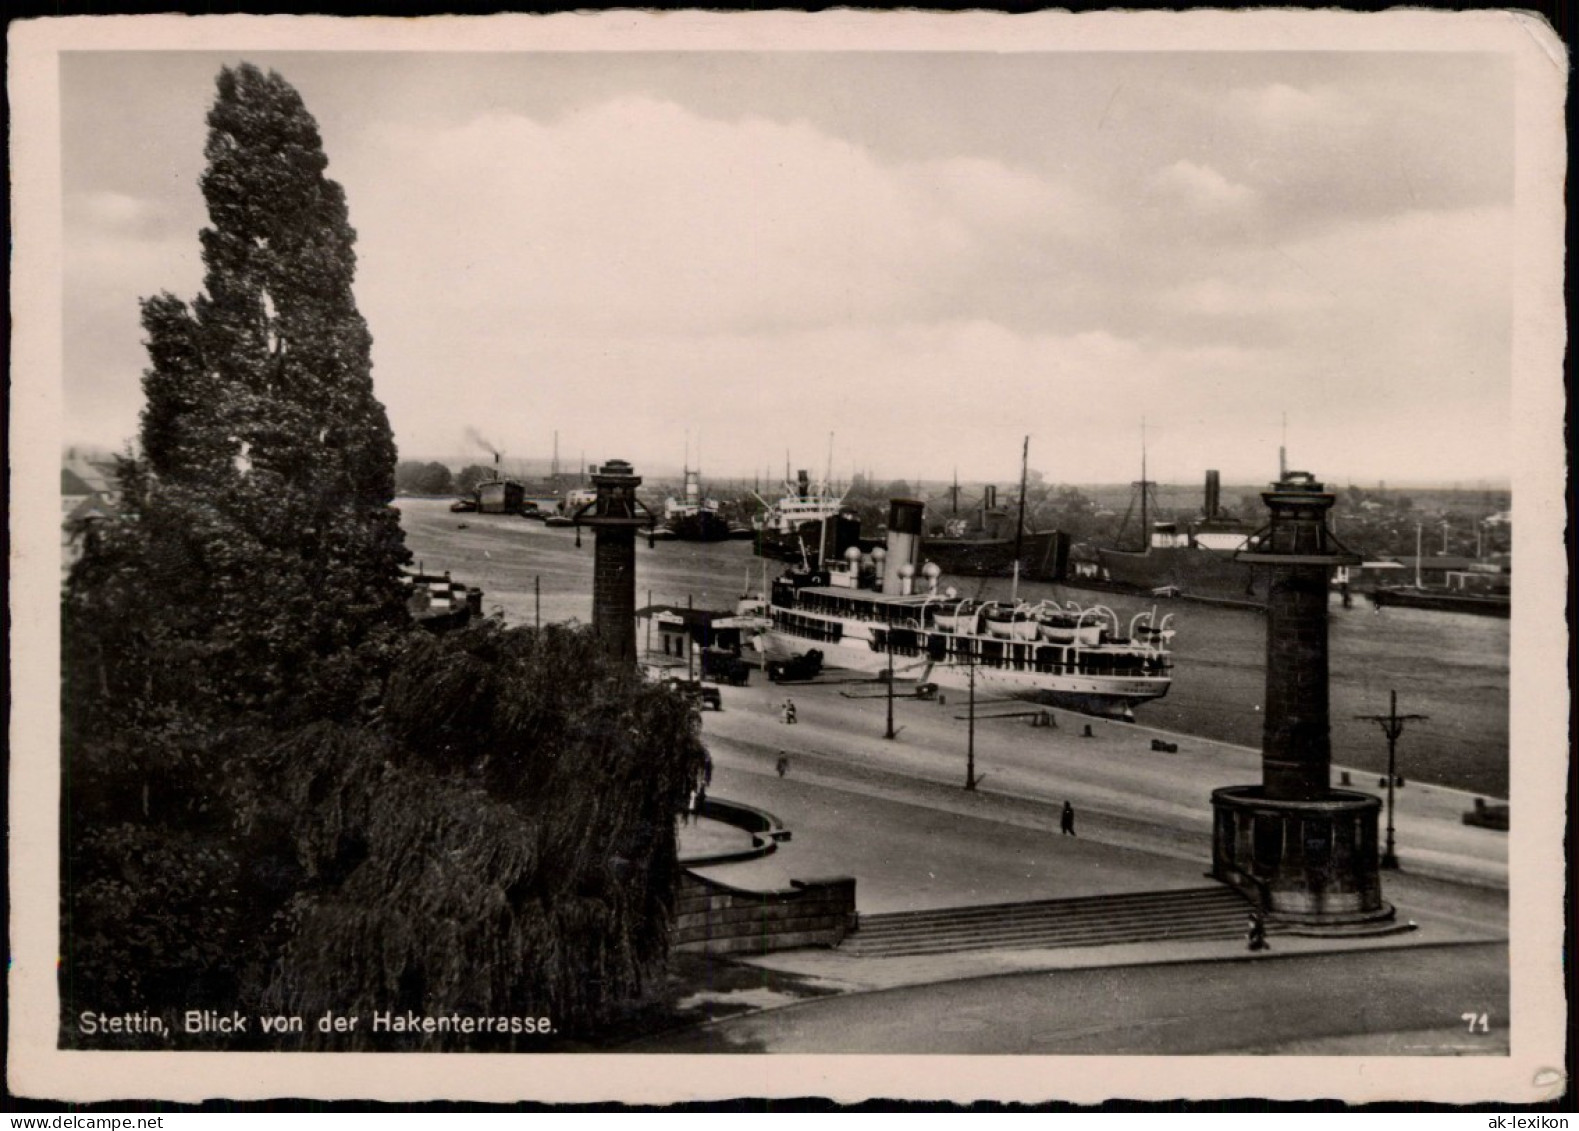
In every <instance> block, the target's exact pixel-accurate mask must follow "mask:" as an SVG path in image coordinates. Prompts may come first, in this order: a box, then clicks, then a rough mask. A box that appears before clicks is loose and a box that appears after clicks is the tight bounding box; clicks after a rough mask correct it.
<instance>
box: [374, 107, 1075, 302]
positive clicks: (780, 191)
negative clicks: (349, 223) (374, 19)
mask: <svg viewBox="0 0 1579 1131" xmlns="http://www.w3.org/2000/svg"><path fill="white" fill-rule="evenodd" d="M390 168H398V169H401V170H402V185H401V190H400V192H399V193H398V194H393V193H385V192H382V191H381V190H379V189H378V188H377V187H376V186H377V183H378V182H379V181H381V180H382V179H383V178H385V177H387V170H388V169H390ZM344 179H345V181H346V186H347V190H348V192H349V193H350V195H351V199H352V201H353V206H354V207H355V209H356V213H355V215H356V222H357V224H358V227H359V229H360V230H361V231H362V233H363V246H364V248H374V247H376V248H378V249H379V250H378V251H377V252H365V253H364V254H369V255H373V254H377V255H380V256H383V257H385V258H384V259H383V260H381V261H380V262H381V263H384V264H387V265H388V266H389V267H391V268H395V267H397V266H398V267H399V268H400V269H401V272H402V273H407V272H417V271H421V272H423V273H426V274H431V275H433V276H435V277H439V278H444V279H446V280H449V281H451V284H452V287H451V290H450V293H449V295H448V296H447V297H446V299H445V301H446V303H447V304H449V305H453V306H465V307H467V308H470V309H476V310H494V311H498V312H500V313H504V312H506V311H509V312H514V313H515V315H516V316H517V324H518V327H519V328H520V329H521V330H523V331H526V330H530V329H531V328H532V327H534V326H541V327H543V328H545V329H552V330H553V331H554V332H559V333H565V332H573V331H577V330H579V331H582V332H597V331H600V330H605V329H608V328H615V327H617V328H619V329H621V330H622V331H632V330H635V331H643V330H645V331H652V330H663V331H669V332H672V331H676V330H680V329H685V328H691V329H697V330H719V329H730V328H742V327H751V326H781V327H789V326H798V325H818V324H823V323H827V322H838V321H846V320H848V321H867V320H893V319H903V318H905V317H907V316H910V315H913V314H914V313H916V312H917V311H918V310H922V309H927V310H930V309H933V308H934V307H935V306H936V303H937V297H936V296H937V294H938V291H939V290H940V289H942V290H945V291H954V292H960V293H962V292H963V291H964V288H963V287H962V286H959V285H957V284H958V283H959V282H960V281H961V280H964V279H967V278H969V277H970V275H971V273H972V271H973V269H974V268H975V266H976V265H977V264H979V263H980V262H982V261H983V260H984V259H991V258H992V257H993V256H994V255H995V254H997V252H998V249H999V248H1000V246H1001V245H1002V244H1003V243H1004V241H1005V240H1009V241H1024V240H1025V239H1027V238H1033V239H1053V240H1057V239H1059V238H1066V237H1068V236H1070V235H1072V234H1078V233H1079V232H1080V231H1081V229H1082V221H1081V213H1082V208H1083V203H1082V202H1081V201H1080V200H1079V199H1078V197H1077V196H1076V195H1075V194H1074V193H1072V192H1071V191H1066V190H1064V189H1062V188H1061V187H1060V186H1058V185H1054V184H1051V183H1049V182H1048V181H1047V180H1045V179H1043V178H1040V177H1037V176H1034V175H1032V174H1030V173H1027V172H1025V171H1023V170H1015V169H1012V168H1009V167H1007V166H1005V165H1003V164H1001V163H998V162H994V161H988V160H983V159H964V158H944V159H938V160H934V161H912V162H901V163H884V162H882V161H879V160H878V159H876V158H875V157H874V156H873V155H872V154H871V153H869V152H868V151H866V150H864V149H862V148H860V147H858V146H855V145H852V144H850V143H849V142H846V141H843V140H840V139H838V138H834V137H830V136H828V135H826V134H824V133H821V132H819V131H818V130H816V129H814V128H812V127H811V126H810V125H808V124H806V123H805V122H791V123H782V122H773V121H769V120H766V119H762V118H745V119H742V120H740V121H737V122H724V121H718V120H714V119H708V118H704V117H702V116H700V115H697V114H694V113H692V112H690V111H688V110H686V109H684V108H682V107H680V106H677V105H675V104H672V103H667V102H662V101H657V100H653V99H648V98H637V97H626V98H620V99H617V100H613V101H609V102H604V103H600V104H597V105H594V106H591V107H588V108H586V109H584V110H582V111H581V112H579V113H576V114H572V115H569V116H567V117H565V118H563V119H560V120H558V121H556V122H554V123H552V124H544V123H539V122H536V121H533V120H531V119H529V118H525V117H522V116H512V115H490V116H487V117H483V118H479V119H477V120H475V121H472V122H470V123H468V124H467V125H465V126H463V127H460V128H455V129H449V130H441V131H437V132H430V131H420V130H416V129H412V128H404V127H402V128H391V129H388V130H386V131H384V132H383V134H382V135H381V136H379V137H378V138H376V139H374V144H372V145H370V146H369V147H367V148H365V149H364V150H363V152H362V154H361V159H360V160H359V161H356V162H352V163H350V164H348V165H346V166H345V167H344ZM369 263H370V266H371V265H372V260H371V259H370V260H369ZM962 300H963V301H968V297H964V296H963V294H962Z"/></svg>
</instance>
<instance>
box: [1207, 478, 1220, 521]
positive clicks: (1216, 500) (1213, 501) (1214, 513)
mask: <svg viewBox="0 0 1579 1131" xmlns="http://www.w3.org/2000/svg"><path fill="white" fill-rule="evenodd" d="M1222 494H1223V488H1222V483H1221V481H1220V480H1219V479H1218V478H1217V472H1215V471H1208V472H1207V473H1206V517H1207V518H1216V517H1218V515H1219V513H1220V512H1221V510H1222Z"/></svg>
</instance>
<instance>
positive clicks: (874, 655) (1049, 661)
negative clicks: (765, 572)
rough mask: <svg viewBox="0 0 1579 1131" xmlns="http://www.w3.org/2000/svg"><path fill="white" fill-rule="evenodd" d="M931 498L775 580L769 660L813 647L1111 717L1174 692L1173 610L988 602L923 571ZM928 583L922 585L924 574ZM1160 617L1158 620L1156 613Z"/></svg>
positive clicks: (853, 660) (840, 663) (857, 662)
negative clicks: (878, 540) (883, 535)
mask: <svg viewBox="0 0 1579 1131" xmlns="http://www.w3.org/2000/svg"><path fill="white" fill-rule="evenodd" d="M921 514H922V504H921V503H919V502H915V501H912V500H908V499H895V500H893V502H892V504H891V509H890V512H889V522H888V545H887V547H886V549H883V548H879V549H877V550H874V551H873V552H872V553H871V554H870V555H864V554H862V553H861V551H860V550H859V548H855V547H852V548H850V549H848V550H846V551H845V555H844V559H843V560H842V561H839V562H833V563H825V566H824V568H823V569H822V570H821V571H817V572H813V571H807V570H791V571H789V572H788V573H786V574H785V575H783V576H782V577H780V578H779V579H778V580H777V581H775V582H774V583H773V588H772V592H771V596H770V599H769V601H768V603H767V606H766V608H760V606H759V611H760V612H761V614H762V615H764V616H765V617H766V618H767V620H768V623H767V624H766V625H765V626H764V628H763V631H762V632H761V635H760V637H759V641H760V643H759V647H760V648H761V650H762V652H763V655H764V659H766V660H781V661H784V660H793V659H794V658H795V657H796V656H799V655H804V654H805V653H807V652H809V651H810V650H812V649H814V648H815V649H818V650H820V651H821V652H822V654H823V658H824V662H825V663H827V664H828V665H829V666H830V667H837V668H847V669H853V670H855V671H864V672H871V673H874V674H875V673H878V672H886V671H889V670H892V671H893V673H894V675H895V676H896V677H908V678H914V679H916V680H918V681H919V682H923V683H935V684H938V685H940V686H942V687H948V688H953V689H961V690H963V689H966V688H968V687H970V686H971V684H972V682H974V684H975V687H976V690H977V691H978V692H981V693H984V694H998V695H1004V696H1008V697H1011V698H1015V699H1025V700H1030V701H1032V702H1036V703H1041V704H1045V705H1047V706H1053V707H1065V708H1068V709H1070V710H1075V711H1083V712H1086V713H1088V714H1093V715H1103V716H1107V717H1110V718H1122V719H1130V718H1133V713H1132V712H1133V708H1134V707H1135V706H1136V705H1137V704H1139V703H1144V702H1146V701H1147V700H1150V699H1156V698H1159V697H1161V696H1162V695H1165V694H1166V693H1167V691H1168V686H1169V684H1170V683H1171V682H1172V669H1173V660H1172V656H1171V655H1170V653H1169V650H1168V645H1169V642H1170V641H1171V640H1172V637H1173V630H1172V629H1171V628H1170V627H1169V624H1170V622H1171V620H1172V617H1171V616H1170V617H1163V618H1162V620H1161V621H1155V616H1154V614H1153V613H1149V612H1147V613H1141V614H1139V615H1137V616H1136V617H1134V618H1133V619H1132V620H1131V621H1130V623H1129V625H1128V630H1127V631H1124V629H1123V627H1122V626H1121V625H1120V623H1119V620H1118V617H1117V616H1116V615H1115V614H1114V613H1113V612H1112V610H1110V609H1107V608H1105V607H1102V606H1096V607H1093V608H1084V609H1082V608H1079V607H1075V606H1069V607H1064V608H1060V607H1058V606H1055V605H1052V604H1049V603H1044V604H1040V605H1028V604H1025V603H1023V602H1018V601H1016V602H1011V603H1007V604H1006V603H1002V602H996V601H988V602H984V603H983V602H977V601H972V600H969V599H965V598H961V597H960V596H959V595H958V594H957V593H956V592H955V591H954V590H953V589H947V590H944V591H943V592H938V591H937V581H938V578H939V576H941V573H942V571H941V570H940V569H939V568H938V567H937V566H936V565H935V564H932V563H930V562H929V563H927V564H926V565H925V566H923V567H921V568H920V569H919V571H918V569H917V564H916V558H917V557H918V555H919V550H920V545H921ZM918 579H919V581H920V582H921V585H922V591H920V592H917V591H916V583H917V581H918ZM1154 621H1155V623H1154Z"/></svg>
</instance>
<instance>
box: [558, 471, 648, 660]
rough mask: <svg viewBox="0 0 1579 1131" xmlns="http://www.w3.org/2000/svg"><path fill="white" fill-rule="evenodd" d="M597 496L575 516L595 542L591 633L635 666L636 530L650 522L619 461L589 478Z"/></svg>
mask: <svg viewBox="0 0 1579 1131" xmlns="http://www.w3.org/2000/svg"><path fill="white" fill-rule="evenodd" d="M592 485H593V486H594V487H595V488H597V492H598V495H597V498H596V499H594V500H593V501H592V502H590V503H588V504H587V505H586V506H584V507H582V508H581V509H580V510H578V511H577V512H576V514H575V522H576V525H577V526H590V527H592V529H593V531H594V536H595V538H596V542H595V545H594V548H593V569H592V630H593V631H594V632H595V633H597V635H598V637H599V638H600V639H601V640H602V641H603V648H604V651H606V652H607V653H608V654H609V655H610V656H613V657H615V658H616V659H619V660H624V661H626V662H627V663H630V664H635V662H636V530H637V528H638V527H642V526H651V525H652V523H653V522H654V521H655V519H654V516H653V514H652V512H651V511H649V510H648V509H647V508H646V506H644V505H643V504H642V503H641V502H640V501H639V500H638V499H637V498H636V488H637V487H639V486H641V477H640V476H638V475H636V473H635V471H634V469H633V468H632V467H631V465H630V464H628V463H626V462H625V461H624V460H622V459H614V460H609V461H608V462H607V463H605V464H604V465H603V466H602V467H600V468H598V470H597V471H595V472H594V473H593V475H592Z"/></svg>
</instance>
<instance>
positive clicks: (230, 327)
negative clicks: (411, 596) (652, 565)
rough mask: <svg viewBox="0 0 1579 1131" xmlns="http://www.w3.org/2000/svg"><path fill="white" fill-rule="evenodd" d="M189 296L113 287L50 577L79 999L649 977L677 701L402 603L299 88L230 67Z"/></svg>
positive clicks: (595, 1001)
mask: <svg viewBox="0 0 1579 1131" xmlns="http://www.w3.org/2000/svg"><path fill="white" fill-rule="evenodd" d="M208 124H209V135H208V142H207V145H206V147H205V156H206V158H207V168H206V170H205V172H204V174H203V176H202V182H201V183H202V189H203V194H204V197H205V199H206V201H207V204H208V211H209V220H210V226H209V227H207V228H205V229H204V230H203V232H202V233H201V242H202V247H203V260H204V264H205V267H206V274H205V278H204V290H203V293H202V294H201V295H199V296H198V297H197V298H196V300H195V301H193V302H192V303H190V304H188V303H186V302H184V301H182V300H180V299H177V298H175V297H174V296H171V295H168V294H165V295H159V296H157V297H155V298H152V299H148V300H146V301H145V302H144V303H143V307H142V317H143V326H144V329H145V330H146V332H147V345H148V352H149V363H150V364H149V367H148V369H147V370H146V371H145V373H144V377H143V388H144V393H145V397H146V405H145V409H144V412H143V416H142V429H141V436H140V439H141V445H140V446H141V455H140V456H139V458H138V459H136V460H129V461H127V462H126V463H125V464H124V465H123V468H122V499H123V506H124V508H125V512H126V513H124V514H123V515H121V516H120V517H118V518H116V519H112V520H110V521H108V522H106V523H104V524H103V526H102V529H101V530H100V531H98V532H97V533H96V537H95V538H94V539H93V545H92V546H91V548H90V550H89V552H87V553H85V554H84V555H83V557H82V559H81V560H80V561H79V562H78V563H77V564H76V566H75V567H74V568H73V570H72V572H71V574H70V576H69V577H68V580H67V586H66V592H65V596H64V603H63V618H62V629H63V632H62V641H63V663H64V671H63V688H62V696H63V698H62V720H63V765H64V772H65V781H64V786H65V788H64V789H63V801H62V804H63V813H62V846H61V847H62V854H61V859H62V862H63V876H62V881H63V884H62V890H63V900H62V957H63V962H62V968H61V989H62V1006H63V1017H62V1026H63V1028H62V1035H63V1039H64V1040H66V1041H67V1042H68V1043H78V1042H79V1040H80V1033H79V1032H78V1030H77V1028H76V1026H75V1025H74V1023H73V1019H74V1018H75V1016H76V1015H77V1013H78V1011H79V1010H82V1009H93V1010H99V1011H105V1012H165V1013H166V1014H167V1015H170V1014H172V1013H173V1012H175V1011H178V1010H185V1009H194V1008H203V1007H212V1008H216V1009H220V1010H229V1009H232V1008H237V1009H242V1010H244V1011H245V1010H249V1009H250V1010H260V1011H261V1010H263V1009H265V1008H268V1007H269V1006H271V1005H273V1006H275V1007H276V1008H283V1007H285V1006H287V1005H288V1006H290V1007H292V1008H293V1009H295V1008H300V1009H301V1010H303V1011H304V1012H305V1011H306V1010H308V1009H310V1008H311V1009H319V1010H330V1009H332V1010H335V1011H336V1012H340V1013H346V1012H352V1011H355V1010H373V1009H390V1008H395V1007H396V1006H397V1005H399V1006H402V1007H405V1008H411V1009H416V1010H421V1011H432V1010H443V1009H451V1010H484V1011H495V1010H499V1009H505V1008H507V1007H508V1008H509V1009H510V1010H512V1011H515V1010H519V1009H526V1008H531V1009H533V1010H538V1011H544V1012H550V1013H552V1014H553V1015H555V1016H556V1018H562V1019H563V1021H564V1023H565V1025H566V1026H567V1027H569V1028H576V1027H581V1028H585V1027H587V1026H590V1025H595V1024H596V1023H597V1021H598V1019H599V1018H600V1017H602V1016H604V1015H605V1014H606V1013H607V1012H608V1011H609V1010H610V1009H611V1008H613V1003H614V1002H615V1001H616V1000H617V999H619V998H620V997H621V995H630V994H639V993H640V992H641V990H642V988H643V987H644V986H645V985H647V984H648V983H649V980H650V979H651V977H652V976H653V974H654V971H656V970H657V969H659V968H660V966H661V962H662V958H663V954H664V950H665V943H666V929H667V924H668V908H669V906H670V899H671V897H672V890H673V887H674V883H675V879H676V875H675V862H674V861H675V844H674V830H673V819H674V814H675V813H676V811H677V810H678V808H679V806H680V803H681V801H680V799H681V798H683V797H684V795H685V792H686V789H687V783H688V782H689V781H690V780H691V779H692V778H693V777H694V775H695V773H696V770H697V766H698V765H699V761H700V746H699V744H698V742H697V739H696V734H695V730H694V723H692V722H691V721H690V719H689V716H688V715H687V714H686V712H685V710H684V709H683V707H681V706H680V705H679V704H677V703H674V702H671V701H670V698H669V697H667V696H666V695H665V694H664V693H662V692H659V691H655V690H652V689H645V688H643V687H641V686H639V685H638V684H636V683H635V682H633V680H632V678H631V677H630V675H629V673H627V672H625V671H623V670H620V669H614V668H611V667H609V666H608V664H607V663H606V662H605V661H604V660H603V659H602V657H601V656H600V655H599V654H598V653H597V651H596V649H595V646H594V645H593V643H592V641H591V640H590V638H588V637H586V636H585V635H583V634H581V633H579V632H573V631H568V630H552V631H548V632H544V633H541V634H539V633H535V632H533V633H510V632H507V631H505V630H503V629H502V628H500V627H499V626H497V625H485V626H482V627H480V628H478V629H476V630H474V631H472V632H469V633H466V634H463V635H461V636H459V637H457V638H456V639H452V640H445V641H442V642H440V641H436V640H433V639H431V638H429V637H428V636H427V635H426V634H425V633H423V632H422V631H421V630H420V629H416V628H414V627H413V626H412V624H411V621H410V618H409V616H408V615H407V612H406V607H405V591H404V589H403V586H402V581H401V577H400V567H401V565H402V564H403V563H404V562H405V561H406V560H407V559H408V557H409V555H408V553H407V552H406V550H405V547H404V543H403V535H402V532H401V530H400V525H399V516H398V514H397V512H396V511H394V510H393V509H392V508H391V506H390V502H391V499H392V497H393V491H394V473H395V466H396V453H395V446H394V441H393V437H392V434H391V431H390V428H389V424H388V420H387V418H386V415H385V412H384V409H383V406H382V405H381V404H380V403H379V402H378V400H377V398H376V397H375V396H374V395H373V388H372V378H371V368H372V363H371V354H370V347H371V336H370V335H369V333H368V330H367V327H366V325H365V323H364V322H363V320H362V317H361V315H360V314H359V313H358V311H357V308H356V305H355V301H354V298H353V295H352V282H353V278H354V271H355V254H354V251H353V246H354V242H355V233H354V232H353V231H352V229H351V227H350V224H349V216H348V211H347V206H346V201H345V196H344V193H343V192H342V190H341V189H340V186H339V185H337V184H336V183H335V182H333V181H332V180H329V179H328V178H327V177H326V176H325V175H324V174H325V170H326V168H327V164H328V162H327V158H326V157H325V155H324V153H323V150H322V145H321V140H320V138H319V134H318V129H317V126H316V124H315V123H314V121H313V119H312V117H311V115H310V114H308V112H307V110H306V108H305V107H304V106H303V104H302V101H301V99H300V97H299V96H298V94H297V92H296V91H295V90H294V89H292V88H291V87H290V85H289V84H288V83H286V82H285V81H284V80H283V79H282V78H280V77H279V76H278V75H275V74H272V73H270V74H264V73H262V72H260V71H258V70H257V69H255V68H253V67H251V66H246V65H243V66H240V67H236V68H225V69H224V70H222V71H221V72H220V74H219V78H218V95H217V97H216V100H215V102H214V105H213V108H212V109H211V111H210V113H209V117H208Z"/></svg>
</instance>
